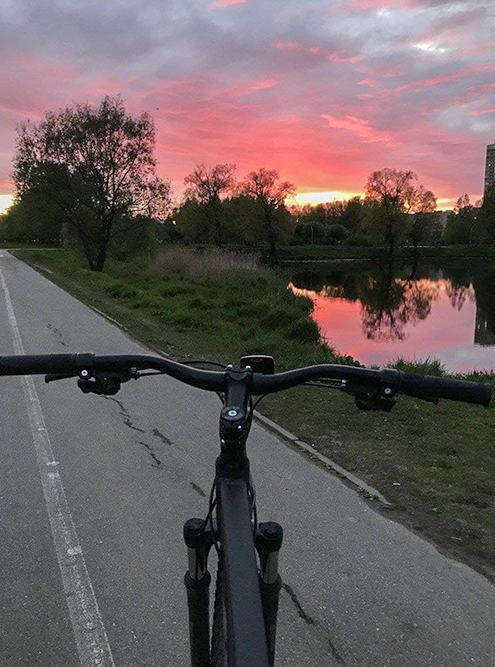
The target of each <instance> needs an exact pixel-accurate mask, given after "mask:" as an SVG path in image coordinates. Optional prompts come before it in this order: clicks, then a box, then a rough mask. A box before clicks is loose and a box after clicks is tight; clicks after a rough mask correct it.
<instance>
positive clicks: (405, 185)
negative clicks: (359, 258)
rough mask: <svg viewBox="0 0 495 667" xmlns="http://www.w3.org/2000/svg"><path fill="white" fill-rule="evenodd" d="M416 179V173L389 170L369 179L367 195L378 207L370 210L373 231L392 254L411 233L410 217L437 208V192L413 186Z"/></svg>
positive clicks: (371, 229)
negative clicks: (410, 214)
mask: <svg viewBox="0 0 495 667" xmlns="http://www.w3.org/2000/svg"><path fill="white" fill-rule="evenodd" d="M416 178H417V176H416V174H415V173H414V172H412V171H399V170H396V169H389V168H385V169H381V170H380V171H374V172H373V173H372V174H371V175H370V176H369V178H368V183H367V185H366V195H367V197H368V198H369V199H370V200H373V201H375V202H376V203H377V204H378V206H374V207H372V208H371V210H370V215H369V230H370V232H371V234H372V237H374V238H375V240H376V241H377V242H379V243H381V242H385V243H386V245H387V246H388V249H389V252H390V254H393V252H394V249H395V247H396V245H397V243H398V242H399V241H400V240H401V239H402V238H404V237H405V236H406V235H407V233H408V231H409V229H408V228H409V226H410V224H411V220H410V218H409V217H408V215H407V214H408V213H418V212H431V211H434V210H435V208H436V200H435V197H434V195H433V193H432V192H431V191H430V190H426V189H425V188H424V187H423V186H421V185H420V186H419V187H415V186H414V185H413V181H414V180H416Z"/></svg>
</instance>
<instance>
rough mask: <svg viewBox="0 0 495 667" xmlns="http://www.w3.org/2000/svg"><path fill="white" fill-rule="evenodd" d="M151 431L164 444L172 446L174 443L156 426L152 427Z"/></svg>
mask: <svg viewBox="0 0 495 667" xmlns="http://www.w3.org/2000/svg"><path fill="white" fill-rule="evenodd" d="M151 432H152V433H153V435H154V436H155V438H158V439H159V440H161V441H162V442H164V443H165V444H166V445H169V446H172V445H173V444H174V443H173V442H172V440H170V439H169V438H167V436H166V435H164V434H163V433H162V432H161V431H159V430H158V429H157V428H154V429H153V430H152V431H151Z"/></svg>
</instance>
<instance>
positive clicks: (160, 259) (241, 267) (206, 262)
mask: <svg viewBox="0 0 495 667" xmlns="http://www.w3.org/2000/svg"><path fill="white" fill-rule="evenodd" d="M151 268H152V269H153V270H154V271H155V272H156V273H157V274H158V275H166V274H173V273H182V274H183V275H186V276H189V277H191V278H197V277H201V278H213V277H216V276H220V275H223V274H226V273H231V272H234V271H249V272H251V271H259V270H261V268H260V263H259V259H258V258H257V257H254V256H252V255H245V254H242V253H239V252H234V251H231V250H222V249H219V248H208V249H202V250H201V249H198V250H196V249H194V248H184V247H182V248H181V247H177V246H173V247H168V248H163V249H161V250H160V251H159V252H158V253H157V254H156V255H155V257H154V260H153V261H152V263H151Z"/></svg>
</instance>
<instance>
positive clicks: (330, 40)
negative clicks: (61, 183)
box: [0, 0, 495, 210]
mask: <svg viewBox="0 0 495 667" xmlns="http://www.w3.org/2000/svg"><path fill="white" fill-rule="evenodd" d="M494 35H495V3H494V2H493V0H487V1H483V0H482V1H479V2H477V1H476V0H470V1H460V2H445V1H444V0H347V1H345V0H336V1H334V2H333V1H331V0H324V1H323V0H320V1H319V0H308V1H305V0H146V1H145V2H144V3H142V4H140V3H137V2H135V1H134V0H132V1H131V0H106V2H102V1H101V0H84V1H83V0H49V1H48V0H3V1H2V2H1V3H0V55H1V62H2V67H1V69H0V210H1V208H2V206H5V205H6V204H7V203H8V202H9V201H10V196H11V194H12V192H13V185H12V183H11V182H10V175H9V174H10V170H11V160H12V155H13V150H14V128H15V125H16V123H18V122H19V121H21V120H24V119H27V118H31V119H34V120H38V119H39V118H40V117H41V114H42V113H43V111H45V110H48V109H54V108H58V107H60V106H63V105H65V104H67V103H71V102H74V101H77V102H83V101H90V102H92V103H97V102H99V101H100V99H101V98H102V96H103V95H104V94H105V93H109V94H116V93H121V94H122V97H123V98H124V100H125V103H126V106H127V108H128V109H129V110H130V111H132V112H133V113H140V112H141V111H143V110H147V111H149V112H151V114H152V115H153V116H154V117H155V120H156V125H157V139H158V142H157V156H158V159H159V173H160V175H161V176H163V177H166V178H170V179H171V180H172V181H173V187H174V191H175V193H176V195H177V196H179V195H180V193H181V191H182V189H183V179H184V176H185V175H187V174H188V173H189V172H190V171H191V170H192V169H193V168H194V165H195V164H196V163H198V162H207V163H209V164H215V163H217V162H232V163H235V164H236V165H237V175H238V177H239V178H241V177H242V176H243V175H244V174H246V172H247V171H249V170H251V169H258V168H259V167H261V166H264V167H267V168H270V169H277V170H278V171H279V173H280V175H281V177H282V178H283V179H284V180H285V179H288V180H291V181H293V182H294V183H295V184H296V186H297V190H298V193H299V201H300V202H316V201H325V200H329V199H330V200H331V199H333V198H334V197H339V196H352V195H354V194H359V193H362V192H363V189H364V186H365V183H366V179H367V176H368V174H369V173H370V172H371V171H373V170H376V169H380V168H382V167H385V166H388V167H395V168H398V169H413V170H414V171H415V172H416V173H417V174H418V177H419V181H420V182H422V183H423V184H424V185H425V186H426V187H428V188H430V189H432V190H433V191H434V193H435V194H436V195H437V197H438V199H439V206H440V208H446V207H448V206H449V205H450V204H451V203H452V200H455V199H456V198H457V197H459V196H460V195H461V194H463V193H464V192H467V193H469V195H470V196H471V197H472V198H473V199H477V198H479V197H480V196H481V193H482V188H483V176H484V160H485V150H486V144H488V143H494V142H495V39H494Z"/></svg>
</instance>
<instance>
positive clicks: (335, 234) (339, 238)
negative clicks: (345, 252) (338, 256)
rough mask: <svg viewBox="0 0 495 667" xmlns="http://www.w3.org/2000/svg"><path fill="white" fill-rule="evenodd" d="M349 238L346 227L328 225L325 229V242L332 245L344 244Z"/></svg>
mask: <svg viewBox="0 0 495 667" xmlns="http://www.w3.org/2000/svg"><path fill="white" fill-rule="evenodd" d="M348 236H349V232H348V230H347V229H346V228H345V227H344V225H328V227H327V228H326V229H325V241H326V242H327V243H330V244H332V245H333V244H334V243H342V242H343V241H345V240H346V238H347V237H348Z"/></svg>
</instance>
